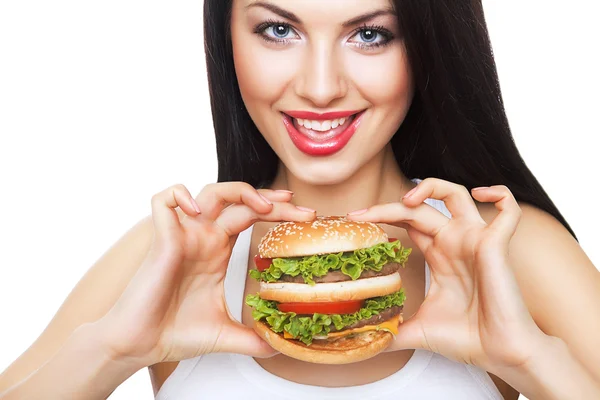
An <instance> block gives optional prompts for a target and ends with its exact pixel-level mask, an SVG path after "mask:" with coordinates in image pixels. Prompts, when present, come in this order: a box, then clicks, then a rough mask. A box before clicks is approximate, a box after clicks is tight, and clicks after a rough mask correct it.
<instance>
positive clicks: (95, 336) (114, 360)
mask: <svg viewBox="0 0 600 400" xmlns="http://www.w3.org/2000/svg"><path fill="white" fill-rule="evenodd" d="M117 331H118V330H115V329H113V328H112V327H111V325H110V324H108V323H107V321H106V320H105V319H100V320H98V321H96V322H92V323H89V324H84V325H82V326H80V327H79V328H77V330H76V332H75V334H76V335H78V336H80V337H81V340H82V341H83V342H86V343H92V344H93V346H94V347H95V349H96V351H97V352H98V353H99V356H100V357H102V358H103V359H104V360H105V362H106V363H109V364H112V365H114V366H115V367H117V368H119V369H124V370H132V371H133V372H135V371H138V370H140V369H142V368H144V367H147V366H149V365H152V364H153V363H152V362H150V361H145V360H144V358H142V357H139V356H137V355H136V352H135V344H133V343H125V342H124V341H123V339H122V337H120V335H119V334H118V333H117ZM133 372H132V373H133Z"/></svg>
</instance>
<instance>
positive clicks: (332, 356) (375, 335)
mask: <svg viewBox="0 0 600 400" xmlns="http://www.w3.org/2000/svg"><path fill="white" fill-rule="evenodd" d="M254 330H255V331H256V332H257V333H258V334H259V335H260V337H262V338H263V339H265V340H266V341H267V342H268V343H269V344H270V345H271V347H273V348H274V349H275V350H277V351H279V352H281V353H282V354H285V355H287V356H289V357H292V358H295V359H298V360H302V361H307V362H311V363H317V364H349V363H354V362H358V361H363V360H366V359H368V358H371V357H374V356H376V355H377V354H379V353H381V352H382V351H383V350H385V349H386V348H387V347H388V346H389V345H390V344H391V343H392V340H394V336H393V335H392V334H391V333H390V332H386V331H367V332H362V333H358V334H354V335H349V336H344V337H340V338H337V339H327V340H314V341H313V342H312V344H311V345H310V346H306V345H305V344H304V343H302V342H300V341H298V340H290V339H284V338H283V335H281V334H278V333H276V332H273V331H272V330H271V329H270V328H269V326H268V325H266V324H264V323H263V322H259V321H255V323H254Z"/></svg>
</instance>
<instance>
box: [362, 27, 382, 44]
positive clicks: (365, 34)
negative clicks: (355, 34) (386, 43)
mask: <svg viewBox="0 0 600 400" xmlns="http://www.w3.org/2000/svg"><path fill="white" fill-rule="evenodd" d="M359 35H360V38H361V39H362V40H363V41H364V42H366V43H373V42H374V41H375V40H376V39H377V37H378V36H381V35H380V33H379V32H377V31H375V30H373V29H364V30H361V31H360V32H359Z"/></svg>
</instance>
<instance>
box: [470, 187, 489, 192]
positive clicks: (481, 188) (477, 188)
mask: <svg viewBox="0 0 600 400" xmlns="http://www.w3.org/2000/svg"><path fill="white" fill-rule="evenodd" d="M483 189H489V187H488V186H481V187H476V188H473V189H471V190H473V191H475V190H483Z"/></svg>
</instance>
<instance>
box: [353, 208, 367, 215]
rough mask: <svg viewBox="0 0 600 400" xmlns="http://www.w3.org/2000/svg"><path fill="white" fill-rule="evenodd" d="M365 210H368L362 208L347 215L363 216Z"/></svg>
mask: <svg viewBox="0 0 600 400" xmlns="http://www.w3.org/2000/svg"><path fill="white" fill-rule="evenodd" d="M367 210H368V208H363V209H362V210H356V211H352V212H349V213H348V215H359V214H364V213H366V212H367Z"/></svg>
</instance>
